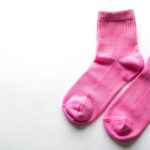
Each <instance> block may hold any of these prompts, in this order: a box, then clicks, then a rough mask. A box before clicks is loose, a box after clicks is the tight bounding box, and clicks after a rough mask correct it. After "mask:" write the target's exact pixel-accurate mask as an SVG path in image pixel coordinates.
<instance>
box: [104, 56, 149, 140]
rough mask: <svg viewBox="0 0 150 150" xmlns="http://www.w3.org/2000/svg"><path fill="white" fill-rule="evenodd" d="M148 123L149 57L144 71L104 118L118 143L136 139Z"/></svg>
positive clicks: (107, 128)
mask: <svg viewBox="0 0 150 150" xmlns="http://www.w3.org/2000/svg"><path fill="white" fill-rule="evenodd" d="M149 122H150V57H149V59H148V61H147V63H146V65H145V67H144V70H143V71H142V72H141V73H140V75H139V76H138V77H137V78H136V79H135V81H133V83H132V84H131V86H130V87H129V88H128V89H127V90H126V91H125V92H124V93H123V95H121V97H120V98H119V99H118V100H117V101H116V102H115V103H114V104H113V105H112V107H111V108H110V109H109V110H108V112H107V113H106V115H105V117H104V126H105V128H106V130H107V131H108V133H109V134H110V136H111V137H112V138H114V139H116V140H119V141H128V140H131V139H134V138H136V137H138V136H139V135H140V134H141V133H142V132H143V130H144V129H145V128H146V126H147V125H148V124H149Z"/></svg>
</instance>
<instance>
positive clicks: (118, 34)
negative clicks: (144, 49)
mask: <svg viewBox="0 0 150 150" xmlns="http://www.w3.org/2000/svg"><path fill="white" fill-rule="evenodd" d="M96 50H97V52H96V57H95V59H94V61H93V63H92V64H91V66H90V67H89V68H88V70H87V71H86V72H85V73H84V74H83V75H82V76H81V77H80V79H79V80H78V81H77V82H76V83H75V84H74V85H73V86H72V88H71V89H70V90H69V91H68V93H67V94H66V96H65V97H64V100H63V104H62V109H63V112H64V114H65V116H66V117H67V118H68V119H69V120H70V121H71V122H72V123H75V124H87V123H90V122H92V121H93V120H95V119H96V118H97V117H98V116H99V115H100V114H101V113H102V112H103V111H104V109H105V108H106V106H107V105H108V104H109V102H110V101H111V99H112V98H113V97H114V95H115V94H116V93H117V92H118V91H119V90H120V89H121V88H122V87H123V86H124V85H125V84H126V83H127V82H128V81H130V80H132V79H133V78H134V77H135V76H136V75H137V74H138V73H139V72H140V71H141V70H142V69H143V58H142V56H141V54H140V53H139V50H138V44H137V37H136V24H135V16H134V12H133V10H124V11H116V12H106V11H101V12H99V13H98V21H97V49H96Z"/></svg>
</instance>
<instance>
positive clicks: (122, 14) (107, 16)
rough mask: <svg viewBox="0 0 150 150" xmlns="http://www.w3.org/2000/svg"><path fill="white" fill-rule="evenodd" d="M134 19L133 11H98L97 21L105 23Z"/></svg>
mask: <svg viewBox="0 0 150 150" xmlns="http://www.w3.org/2000/svg"><path fill="white" fill-rule="evenodd" d="M128 19H135V14H134V10H133V9H128V10H123V11H109V12H108V11H99V12H98V20H105V21H107V20H108V21H119V20H128Z"/></svg>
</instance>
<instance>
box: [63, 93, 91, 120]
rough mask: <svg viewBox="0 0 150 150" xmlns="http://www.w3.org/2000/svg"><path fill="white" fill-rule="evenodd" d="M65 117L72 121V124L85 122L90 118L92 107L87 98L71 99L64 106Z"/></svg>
mask: <svg viewBox="0 0 150 150" xmlns="http://www.w3.org/2000/svg"><path fill="white" fill-rule="evenodd" d="M64 107H65V110H66V112H67V117H68V115H69V117H68V119H69V120H70V117H71V118H72V119H73V122H76V121H77V122H85V121H88V120H89V119H90V118H91V116H92V105H91V102H90V100H89V98H88V97H86V96H84V97H73V98H71V99H70V100H68V102H67V103H66V104H64Z"/></svg>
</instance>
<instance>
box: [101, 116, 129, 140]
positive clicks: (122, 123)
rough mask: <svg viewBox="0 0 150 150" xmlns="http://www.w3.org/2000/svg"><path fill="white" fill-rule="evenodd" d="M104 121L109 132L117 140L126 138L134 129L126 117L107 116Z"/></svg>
mask: <svg viewBox="0 0 150 150" xmlns="http://www.w3.org/2000/svg"><path fill="white" fill-rule="evenodd" d="M103 121H104V126H105V128H106V130H107V131H108V133H109V134H110V135H111V136H112V137H113V138H115V139H117V140H124V139H125V136H128V135H129V134H130V133H131V131H132V128H131V127H130V126H129V124H128V122H127V120H126V119H113V118H109V119H108V118H107V119H104V120H103Z"/></svg>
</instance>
